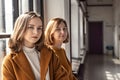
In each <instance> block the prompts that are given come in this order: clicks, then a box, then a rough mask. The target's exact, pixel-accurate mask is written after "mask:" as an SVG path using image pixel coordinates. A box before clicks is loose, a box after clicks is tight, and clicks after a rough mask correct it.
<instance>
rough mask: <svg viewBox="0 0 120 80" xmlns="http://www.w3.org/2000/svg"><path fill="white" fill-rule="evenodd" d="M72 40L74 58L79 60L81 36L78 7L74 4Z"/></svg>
mask: <svg viewBox="0 0 120 80" xmlns="http://www.w3.org/2000/svg"><path fill="white" fill-rule="evenodd" d="M71 9H72V10H71V30H72V31H71V38H72V57H75V58H78V57H79V49H80V43H79V41H78V40H79V35H78V30H79V28H78V26H79V25H78V18H79V17H78V5H77V3H76V4H72V5H71Z"/></svg>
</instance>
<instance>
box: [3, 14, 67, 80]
mask: <svg viewBox="0 0 120 80" xmlns="http://www.w3.org/2000/svg"><path fill="white" fill-rule="evenodd" d="M43 33H44V32H43V23H42V19H41V16H40V15H38V14H37V13H34V12H26V13H25V14H22V15H20V16H19V17H18V18H17V20H16V22H15V25H14V31H13V34H12V35H11V37H10V39H9V48H10V49H11V52H10V54H8V55H7V56H6V57H5V58H4V61H3V64H2V80H69V79H68V76H67V75H66V71H65V70H64V68H63V67H62V66H61V65H60V62H59V59H58V58H57V57H56V55H54V53H53V51H52V50H50V49H49V48H48V47H46V46H43V39H44V34H43Z"/></svg>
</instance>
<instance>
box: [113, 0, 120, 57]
mask: <svg viewBox="0 0 120 80" xmlns="http://www.w3.org/2000/svg"><path fill="white" fill-rule="evenodd" d="M119 9H120V0H114V11H115V12H114V21H115V32H114V43H115V45H114V46H115V54H116V56H117V57H119V58H120V44H119V43H120V40H119V38H120V10H119Z"/></svg>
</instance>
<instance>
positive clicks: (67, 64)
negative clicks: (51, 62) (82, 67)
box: [51, 47, 77, 80]
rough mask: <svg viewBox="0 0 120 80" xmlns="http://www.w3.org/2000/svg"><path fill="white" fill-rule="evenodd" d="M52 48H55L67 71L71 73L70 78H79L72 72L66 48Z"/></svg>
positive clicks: (74, 79)
mask: <svg viewBox="0 0 120 80" xmlns="http://www.w3.org/2000/svg"><path fill="white" fill-rule="evenodd" d="M51 48H52V49H53V51H54V52H55V54H56V55H57V56H58V58H59V59H60V62H61V64H62V65H63V67H64V68H65V69H66V71H67V73H68V74H69V78H70V79H69V80H77V79H76V78H75V76H74V75H73V73H72V67H71V63H70V61H69V60H68V58H67V56H66V52H65V50H64V49H63V48H56V47H51Z"/></svg>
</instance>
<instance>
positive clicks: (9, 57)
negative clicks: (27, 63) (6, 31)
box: [2, 53, 17, 65]
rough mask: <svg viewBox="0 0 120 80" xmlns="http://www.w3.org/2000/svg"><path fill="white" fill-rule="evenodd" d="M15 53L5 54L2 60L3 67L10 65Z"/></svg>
mask: <svg viewBox="0 0 120 80" xmlns="http://www.w3.org/2000/svg"><path fill="white" fill-rule="evenodd" d="M16 55H17V54H16V53H9V54H7V55H6V56H5V57H4V59H3V62H2V63H3V65H10V63H11V61H12V60H13V58H14V57H15V56H16Z"/></svg>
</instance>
